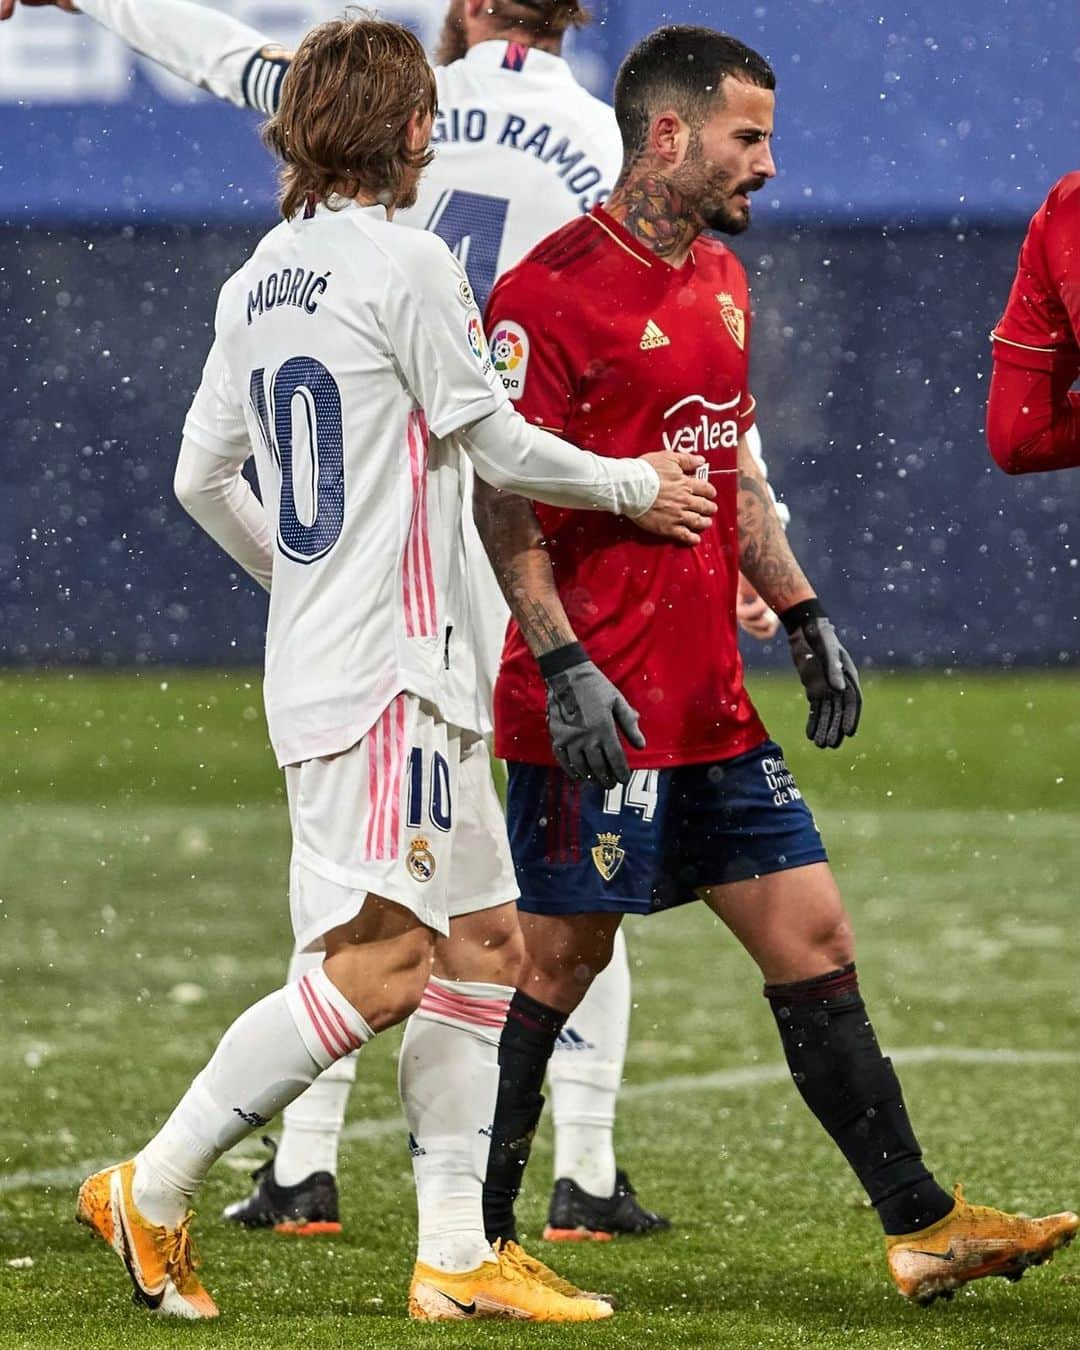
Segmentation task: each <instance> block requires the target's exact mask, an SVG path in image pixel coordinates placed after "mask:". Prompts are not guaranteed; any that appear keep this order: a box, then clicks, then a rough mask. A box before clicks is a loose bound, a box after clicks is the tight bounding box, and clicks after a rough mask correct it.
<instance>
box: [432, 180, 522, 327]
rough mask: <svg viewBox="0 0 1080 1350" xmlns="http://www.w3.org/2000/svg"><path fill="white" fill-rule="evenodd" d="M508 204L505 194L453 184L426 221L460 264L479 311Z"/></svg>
mask: <svg viewBox="0 0 1080 1350" xmlns="http://www.w3.org/2000/svg"><path fill="white" fill-rule="evenodd" d="M509 205H510V203H509V201H508V200H507V198H505V197H489V196H487V195H486V194H484V193H482V192H459V191H458V190H457V189H456V188H455V189H454V191H453V192H444V193H443V195H442V196H441V197H440V198H439V200H438V201H437V202H436V203H435V210H434V211H432V213H431V219H430V220H429V221H428V223H427V227H426V228H427V229H429V230H431V232H432V233H433V234H437V235H438V236H439V238H440V239H441V240H442V241H443V243H444V244H445V245H446V246H447V248H449V250H450V252H451V253H452V254H453V255H454V257H455V258H457V260H458V262H459V263H461V265H462V267H464V269H465V275H466V276H467V277H468V278H469V285H470V286H471V287H472V291H473V295H474V296H475V297H476V303H477V305H479V307H480V310H481V313H482V312H483V309H484V306H485V305H486V304H487V301H488V296H489V295H490V294H491V290H492V287H493V286H494V285H495V278H496V276H497V275H498V270H499V250H500V249H501V248H502V241H503V232H504V231H505V229H506V212H507V208H508V207H509Z"/></svg>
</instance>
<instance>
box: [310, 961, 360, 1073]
mask: <svg viewBox="0 0 1080 1350" xmlns="http://www.w3.org/2000/svg"><path fill="white" fill-rule="evenodd" d="M300 985H301V988H302V989H306V991H307V995H308V997H309V998H310V999H311V1002H312V1008H313V1014H312V1015H313V1016H318V1018H319V1020H320V1022H321V1023H322V1026H323V1029H324V1031H325V1032H326V1034H327V1036H328V1037H329V1038H330V1041H331V1044H332V1046H333V1053H334V1058H335V1059H340V1058H341V1056H342V1055H347V1054H348V1053H349V1051H350V1050H352V1049H354V1048H355V1047H354V1046H353V1044H352V1038H351V1037H350V1035H349V1031H348V1028H346V1029H345V1034H344V1036H343V1035H342V1034H341V1032H339V1031H338V1029H337V1027H335V1026H334V1024H333V1022H332V1021H331V1019H330V1013H329V1011H328V1007H327V1002H326V1000H325V999H324V998H322V996H321V995H320V994H319V992H318V991H317V990H316V988H315V986H314V984H313V983H312V982H311V977H310V976H309V975H304V976H302V977H301V980H300Z"/></svg>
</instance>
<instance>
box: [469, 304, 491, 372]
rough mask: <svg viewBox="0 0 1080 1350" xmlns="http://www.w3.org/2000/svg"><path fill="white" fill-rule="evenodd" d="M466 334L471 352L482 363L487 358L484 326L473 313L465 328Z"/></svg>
mask: <svg viewBox="0 0 1080 1350" xmlns="http://www.w3.org/2000/svg"><path fill="white" fill-rule="evenodd" d="M466 335H467V336H468V339H469V346H470V347H471V348H472V354H473V356H475V357H476V359H477V360H478V361H479V362H480V364H481V365H483V363H484V361H485V360H486V359H487V342H486V340H485V338H484V326H483V324H482V323H481V322H480V320H479V319H478V318H477V316H476V315H475V314H473V315H472V316H471V317H470V319H469V323H468V327H467V328H466Z"/></svg>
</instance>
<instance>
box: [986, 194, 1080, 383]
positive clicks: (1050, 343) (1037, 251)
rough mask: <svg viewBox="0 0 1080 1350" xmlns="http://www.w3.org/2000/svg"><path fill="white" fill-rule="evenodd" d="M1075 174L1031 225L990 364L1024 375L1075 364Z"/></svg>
mask: <svg viewBox="0 0 1080 1350" xmlns="http://www.w3.org/2000/svg"><path fill="white" fill-rule="evenodd" d="M1078 231H1080V173H1070V174H1066V175H1065V177H1064V178H1062V179H1061V180H1060V181H1059V182H1057V183H1055V184H1054V186H1053V187H1052V188H1051V189H1050V192H1049V195H1048V196H1047V198H1046V201H1044V202H1043V204H1042V206H1040V207H1039V209H1038V211H1036V212H1035V215H1034V216H1033V217H1032V219H1031V224H1030V225H1029V226H1028V232H1027V236H1026V238H1025V239H1024V242H1023V244H1022V245H1021V247H1020V257H1019V259H1018V260H1017V267H1016V276H1015V277H1014V279H1013V284H1012V290H1011V291H1010V292H1009V299H1008V303H1007V304H1006V306H1005V313H1004V314H1003V315H1002V318H1001V322H1000V323H999V324H998V325H997V327H996V328H995V329H994V331H993V333H992V334H991V337H992V338H993V341H994V359H995V360H996V361H1004V362H1008V363H1009V364H1010V365H1014V366H1023V367H1024V368H1025V369H1028V370H1047V371H1049V370H1054V369H1056V368H1057V367H1058V365H1059V364H1061V363H1066V364H1068V363H1074V364H1075V363H1077V362H1080V346H1078V337H1077V335H1078V334H1080V236H1078Z"/></svg>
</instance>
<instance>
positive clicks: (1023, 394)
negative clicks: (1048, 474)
mask: <svg viewBox="0 0 1080 1350" xmlns="http://www.w3.org/2000/svg"><path fill="white" fill-rule="evenodd" d="M995 358H996V359H995V361H994V373H993V376H992V378H991V381H990V399H989V402H988V404H987V409H986V443H987V445H988V446H989V448H990V454H991V455H992V456H993V459H994V463H995V464H997V465H998V467H999V468H1001V469H1004V470H1005V472H1006V473H1042V472H1045V471H1046V470H1048V469H1075V468H1077V467H1078V466H1080V395H1078V394H1072V393H1070V392H1069V386H1070V385H1071V384H1072V382H1073V380H1074V379H1075V377H1076V374H1077V370H1076V367H1073V368H1071V369H1066V370H1057V371H1047V370H1033V369H1032V368H1030V367H1025V366H1020V365H1016V364H1014V363H1013V362H1011V361H1003V360H1001V359H1000V357H998V356H997V349H996V348H995Z"/></svg>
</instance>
